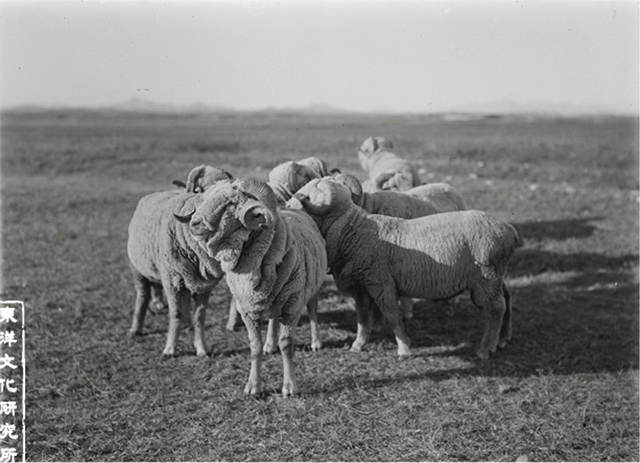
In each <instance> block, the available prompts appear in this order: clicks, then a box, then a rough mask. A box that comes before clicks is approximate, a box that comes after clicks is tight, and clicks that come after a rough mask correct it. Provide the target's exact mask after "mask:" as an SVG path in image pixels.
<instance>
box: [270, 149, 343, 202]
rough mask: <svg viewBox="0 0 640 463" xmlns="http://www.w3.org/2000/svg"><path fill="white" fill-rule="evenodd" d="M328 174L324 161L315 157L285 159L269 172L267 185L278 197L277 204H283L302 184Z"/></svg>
mask: <svg viewBox="0 0 640 463" xmlns="http://www.w3.org/2000/svg"><path fill="white" fill-rule="evenodd" d="M328 175H330V171H329V170H328V168H327V165H326V163H325V162H324V161H323V160H321V159H318V158H316V157H309V158H305V159H302V160H300V161H286V162H283V163H281V164H278V165H277V166H276V167H274V168H273V169H271V171H270V172H269V186H270V187H271V188H272V189H273V191H274V192H275V194H276V196H277V197H278V204H280V205H283V204H284V203H285V202H287V201H288V200H290V199H291V197H292V196H293V194H294V193H295V192H296V191H298V190H299V189H300V188H301V187H302V186H303V185H306V184H307V183H308V182H309V181H311V180H313V179H314V178H321V177H325V176H328Z"/></svg>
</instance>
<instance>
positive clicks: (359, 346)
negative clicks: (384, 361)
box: [349, 342, 362, 352]
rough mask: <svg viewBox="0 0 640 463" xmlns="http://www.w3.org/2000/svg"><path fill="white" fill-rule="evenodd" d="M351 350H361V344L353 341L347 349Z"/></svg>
mask: <svg viewBox="0 0 640 463" xmlns="http://www.w3.org/2000/svg"><path fill="white" fill-rule="evenodd" d="M349 350H350V351H351V352H362V346H361V345H358V344H356V343H355V342H354V343H353V344H352V345H351V349H349Z"/></svg>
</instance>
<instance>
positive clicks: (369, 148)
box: [358, 137, 422, 191]
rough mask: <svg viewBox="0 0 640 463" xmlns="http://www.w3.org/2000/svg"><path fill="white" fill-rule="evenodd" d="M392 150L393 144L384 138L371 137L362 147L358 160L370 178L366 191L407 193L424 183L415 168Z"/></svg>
mask: <svg viewBox="0 0 640 463" xmlns="http://www.w3.org/2000/svg"><path fill="white" fill-rule="evenodd" d="M392 149H393V145H392V143H391V142H390V141H388V140H386V139H384V138H383V137H369V138H367V139H366V140H365V141H364V142H363V143H362V145H361V146H360V149H359V150H358V160H359V161H360V165H361V166H362V168H363V169H364V171H365V172H366V173H367V175H368V176H369V179H368V180H367V181H366V182H365V185H364V187H365V190H366V191H380V190H393V191H406V190H410V189H411V188H413V187H416V186H418V185H420V184H421V183H422V182H421V181H420V175H418V170H417V169H416V168H415V166H414V165H413V164H411V163H410V162H409V161H407V160H406V159H402V158H400V157H398V156H397V155H396V154H395V153H393V151H391V150H392Z"/></svg>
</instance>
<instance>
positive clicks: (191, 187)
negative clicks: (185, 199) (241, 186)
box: [149, 164, 233, 312]
mask: <svg viewBox="0 0 640 463" xmlns="http://www.w3.org/2000/svg"><path fill="white" fill-rule="evenodd" d="M220 180H233V175H231V174H230V173H229V172H227V171H226V170H224V169H220V168H218V167H212V166H208V165H204V164H203V165H200V166H197V167H194V168H193V169H191V171H189V173H188V174H187V183H184V182H182V181H180V180H174V181H173V182H172V183H173V184H174V185H176V186H178V187H180V188H184V189H185V190H186V191H187V192H190V193H202V192H203V191H205V190H206V189H207V188H208V187H209V186H211V185H213V184H215V183H217V182H219V181H220ZM165 308H166V305H165V301H164V297H163V293H162V286H158V285H154V284H152V285H151V302H150V303H149V309H150V310H151V311H152V312H153V311H154V310H157V311H161V310H164V309H165Z"/></svg>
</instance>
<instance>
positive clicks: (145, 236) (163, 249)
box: [127, 191, 223, 356]
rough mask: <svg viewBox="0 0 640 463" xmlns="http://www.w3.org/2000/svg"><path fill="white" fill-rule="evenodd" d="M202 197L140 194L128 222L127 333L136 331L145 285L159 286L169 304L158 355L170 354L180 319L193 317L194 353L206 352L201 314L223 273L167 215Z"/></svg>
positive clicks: (144, 302)
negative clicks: (131, 290)
mask: <svg viewBox="0 0 640 463" xmlns="http://www.w3.org/2000/svg"><path fill="white" fill-rule="evenodd" d="M202 199H203V196H202V195H200V194H195V193H189V192H185V191H166V192H159V193H152V194H149V195H147V196H144V197H143V198H142V199H141V200H140V201H139V202H138V206H137V207H136V210H135V212H134V213H133V217H132V218H131V222H130V223H129V238H128V242H127V254H128V256H129V261H130V266H131V271H132V274H133V282H134V286H135V290H136V301H135V310H134V314H133V321H132V324H131V329H130V334H131V335H136V334H140V333H141V332H142V325H143V322H144V317H145V313H146V310H147V307H148V305H149V297H150V288H151V287H152V286H158V285H162V288H163V289H164V293H165V295H166V297H167V303H168V305H169V330H168V333H167V343H166V346H165V348H164V350H163V352H162V355H164V356H170V355H174V354H175V347H176V341H177V338H178V329H179V326H180V321H181V320H182V321H183V322H188V321H189V318H190V310H189V308H190V298H193V300H194V302H195V314H194V316H193V326H194V346H195V348H196V355H198V356H204V355H206V348H205V343H204V319H205V310H206V304H207V301H208V299H209V295H210V293H211V290H212V289H213V288H214V286H216V284H218V282H219V281H220V280H221V279H222V277H223V272H222V269H221V268H220V264H219V263H218V262H217V261H216V260H214V259H211V258H210V257H209V256H208V255H207V254H206V252H205V251H204V250H203V249H202V248H201V247H200V246H199V245H198V242H197V241H196V240H195V239H194V237H193V236H192V235H191V234H190V233H186V232H185V230H184V228H183V227H182V226H179V225H180V224H178V223H176V221H175V219H174V217H173V215H174V214H175V213H180V212H182V211H184V210H190V209H193V208H194V207H195V206H196V205H197V204H198V203H200V202H201V201H202Z"/></svg>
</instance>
